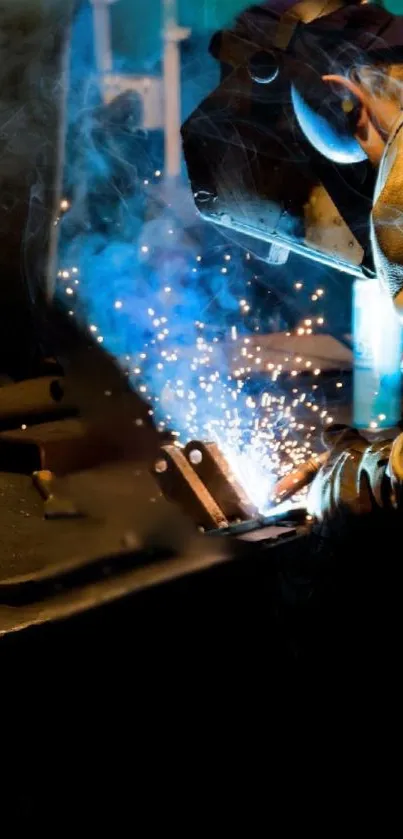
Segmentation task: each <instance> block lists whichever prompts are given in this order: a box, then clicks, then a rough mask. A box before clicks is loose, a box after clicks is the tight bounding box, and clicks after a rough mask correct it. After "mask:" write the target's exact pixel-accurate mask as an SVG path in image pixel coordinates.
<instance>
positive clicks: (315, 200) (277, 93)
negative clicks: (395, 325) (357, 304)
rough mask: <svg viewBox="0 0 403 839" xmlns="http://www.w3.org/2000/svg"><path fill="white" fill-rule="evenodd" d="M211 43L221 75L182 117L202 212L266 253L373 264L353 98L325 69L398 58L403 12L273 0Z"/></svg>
mask: <svg viewBox="0 0 403 839" xmlns="http://www.w3.org/2000/svg"><path fill="white" fill-rule="evenodd" d="M210 52H211V54H212V55H213V57H214V58H216V59H217V60H218V61H219V63H220V69H221V81H220V84H219V85H218V87H217V88H216V89H215V90H214V91H212V92H211V93H210V94H209V96H208V97H206V98H205V99H204V100H203V102H201V103H200V104H199V106H198V107H197V109H196V110H195V111H194V112H193V113H192V114H191V115H190V117H189V118H188V119H187V121H186V123H185V124H184V125H183V126H182V138H183V149H184V155H185V159H186V164H187V168H188V174H189V179H190V182H191V185H192V190H193V194H194V198H195V203H196V206H197V208H198V209H199V211H200V213H201V215H202V217H203V218H204V219H205V220H206V221H211V222H212V223H214V224H217V225H219V226H221V227H224V228H226V230H230V231H231V235H233V234H234V235H235V237H236V238H237V241H241V243H244V244H245V246H246V247H248V248H249V249H250V248H251V247H253V249H254V252H255V253H256V254H257V255H258V256H259V257H260V258H262V259H267V260H268V261H269V262H271V261H272V256H271V254H272V252H273V248H274V250H275V251H276V253H278V252H279V251H280V250H281V249H284V250H285V251H286V252H289V251H292V252H294V253H297V254H300V255H301V256H307V257H308V258H310V259H314V260H316V261H318V262H321V263H322V264H328V265H331V266H333V267H337V269H338V270H343V271H348V272H349V273H351V274H354V275H356V276H361V275H362V274H363V273H364V274H365V275H368V274H370V275H373V272H374V267H373V260H372V251H371V244H370V231H369V217H370V212H371V207H372V202H373V195H374V178H375V173H374V169H373V167H372V166H371V164H370V162H369V161H368V159H367V158H366V157H365V155H364V153H363V151H362V150H361V148H360V146H359V145H358V143H357V142H356V140H355V138H354V134H355V129H356V124H357V118H358V115H359V103H358V100H356V99H355V98H354V97H353V96H352V95H350V94H348V95H347V96H346V94H345V92H344V88H342V87H341V86H340V85H335V84H329V83H327V82H324V81H323V76H324V75H331V74H339V75H347V73H348V71H349V70H351V68H352V67H353V66H356V64H357V62H358V61H359V62H360V63H364V64H365V65H366V66H367V65H368V64H371V63H373V64H377V63H382V64H388V63H390V64H392V63H403V18H402V17H400V18H399V17H397V16H394V15H392V14H390V13H388V12H387V11H386V10H385V9H384V8H380V7H379V6H375V5H373V4H364V3H360V2H358V0H354V2H349V0H328V2H323V0H302V2H300V3H298V4H292V0H291V3H290V0H270V2H266V3H261V4H259V5H254V6H252V7H250V8H249V9H246V11H245V12H244V13H243V14H241V15H240V17H239V18H237V20H236V21H235V23H234V26H233V27H232V28H231V29H226V30H221V31H220V32H218V33H216V35H215V36H214V37H213V39H212V41H211V45H210ZM346 164H348V165H346ZM251 240H252V241H251ZM268 246H269V247H268Z"/></svg>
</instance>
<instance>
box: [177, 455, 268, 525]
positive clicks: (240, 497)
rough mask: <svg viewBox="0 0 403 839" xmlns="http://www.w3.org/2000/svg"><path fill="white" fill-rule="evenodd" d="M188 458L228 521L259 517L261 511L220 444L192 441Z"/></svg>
mask: <svg viewBox="0 0 403 839" xmlns="http://www.w3.org/2000/svg"><path fill="white" fill-rule="evenodd" d="M185 456H186V458H187V459H188V461H189V463H191V465H192V467H193V469H194V471H195V472H196V474H197V475H198V476H199V478H200V479H201V480H202V481H203V483H204V485H205V487H206V489H207V490H208V491H209V493H210V494H211V495H212V497H213V498H214V501H215V502H216V503H217V504H218V506H219V507H220V508H221V510H222V511H223V513H224V514H225V517H226V518H227V519H228V521H236V520H241V521H247V520H248V519H253V518H257V517H258V515H259V511H258V509H257V507H255V506H254V504H252V502H251V501H250V499H249V498H248V496H247V495H246V493H245V490H244V489H243V487H242V486H241V484H240V483H239V481H238V480H237V478H236V476H235V475H234V473H233V471H232V469H231V467H230V465H229V463H228V461H227V459H226V458H225V456H224V455H223V454H222V452H221V451H220V449H219V448H218V446H217V444H216V443H202V442H200V441H198V440H192V441H191V442H190V443H188V444H187V446H186V447H185Z"/></svg>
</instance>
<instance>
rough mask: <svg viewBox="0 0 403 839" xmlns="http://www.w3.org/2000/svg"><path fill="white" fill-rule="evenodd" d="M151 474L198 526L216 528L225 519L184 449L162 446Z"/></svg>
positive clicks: (219, 526) (226, 522)
mask: <svg viewBox="0 0 403 839" xmlns="http://www.w3.org/2000/svg"><path fill="white" fill-rule="evenodd" d="M152 473H153V475H154V476H155V478H156V479H157V481H158V483H159V486H160V489H161V491H162V493H163V494H164V496H165V497H166V498H167V499H169V500H170V501H173V502H174V503H176V504H178V505H179V507H180V508H181V509H182V510H183V512H184V513H185V514H186V515H187V516H189V517H190V518H191V519H192V520H193V522H194V523H195V524H196V525H197V527H202V528H204V529H205V530H216V529H218V528H221V527H227V525H228V521H227V519H226V517H225V515H224V512H223V510H222V509H221V508H220V507H219V506H218V504H217V503H216V501H215V500H214V498H213V496H212V495H211V493H210V492H209V490H208V489H207V488H206V486H205V485H204V483H203V481H202V480H201V479H200V478H199V476H198V475H197V473H196V472H195V470H194V468H193V466H192V464H191V463H189V461H188V459H187V457H186V456H185V454H184V452H183V451H182V450H181V449H180V448H179V447H178V446H175V445H174V444H172V445H167V446H162V448H161V453H160V456H159V457H158V458H157V460H156V461H155V462H154V464H153V467H152Z"/></svg>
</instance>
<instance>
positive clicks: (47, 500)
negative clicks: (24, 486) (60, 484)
mask: <svg viewBox="0 0 403 839" xmlns="http://www.w3.org/2000/svg"><path fill="white" fill-rule="evenodd" d="M32 480H33V483H34V486H36V488H37V490H38V491H39V492H40V494H41V496H42V498H43V502H44V504H43V507H44V516H45V519H64V518H67V519H69V518H80V517H81V515H82V513H81V512H80V511H79V510H78V508H77V505H76V504H74V502H73V501H72V500H71V499H70V498H68V497H66V496H64V495H62V494H61V493H60V491H58V490H57V484H56V478H55V475H53V473H52V472H49V470H47V469H44V470H42V471H40V472H34V473H33V475H32Z"/></svg>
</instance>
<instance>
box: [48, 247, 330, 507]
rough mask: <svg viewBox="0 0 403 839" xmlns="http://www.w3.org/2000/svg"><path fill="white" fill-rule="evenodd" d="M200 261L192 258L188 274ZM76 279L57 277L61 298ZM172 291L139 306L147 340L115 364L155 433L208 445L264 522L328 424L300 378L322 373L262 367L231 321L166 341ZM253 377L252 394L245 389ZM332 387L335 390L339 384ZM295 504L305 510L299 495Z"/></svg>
mask: <svg viewBox="0 0 403 839" xmlns="http://www.w3.org/2000/svg"><path fill="white" fill-rule="evenodd" d="M149 250H150V249H149V246H148V245H142V246H141V252H142V253H148V252H149ZM223 259H224V262H225V265H226V266H228V265H229V264H230V260H231V256H230V255H229V254H226V255H224V257H223ZM249 259H250V255H249V254H246V260H247V261H248V260H249ZM201 261H202V257H201V256H197V258H196V266H198V265H200V262H201ZM77 273H78V269H77V268H76V267H74V268H63V269H61V270H60V271H59V278H60V280H61V282H62V290H63V288H64V293H65V294H67V295H72V294H74V289H73V288H72V287H71V286H69V285H68V282H71V280H72V276H73V275H76V274H77ZM296 287H298V288H299V287H302V283H296ZM173 292H174V289H173V288H172V287H171V286H166V285H164V284H162V288H161V293H160V294H159V295H158V304H156V303H155V301H154V300H153V305H152V306H150V305H147V303H144V304H143V305H144V307H145V312H144V317H146V318H148V323H149V327H148V330H147V335H148V340H147V341H145V342H144V345H143V346H142V347H141V350H138V351H136V352H134V353H132V354H130V353H129V354H125V355H124V356H123V357H120V358H119V361H120V364H121V366H122V368H123V369H124V370H125V372H126V375H127V377H128V378H129V380H130V382H131V384H132V385H133V387H134V388H136V389H137V390H138V391H139V392H140V393H141V395H142V398H143V399H145V400H146V401H148V402H149V405H150V408H149V413H150V415H151V416H152V417H153V419H154V421H155V423H156V425H157V428H158V429H159V430H160V431H161V432H163V431H170V432H171V433H172V434H173V437H174V439H175V443H176V445H178V446H184V445H186V443H187V442H189V440H195V439H199V440H205V441H208V440H210V441H214V442H216V443H217V444H218V446H219V448H220V450H221V451H222V453H223V454H224V455H225V456H226V458H227V460H228V461H229V463H230V465H231V468H232V470H233V472H234V473H235V475H236V477H237V478H238V480H239V481H240V483H241V484H242V485H243V487H244V489H245V491H246V492H247V494H248V496H249V498H250V499H251V501H252V502H253V503H254V504H255V505H256V506H257V508H258V509H259V511H260V512H261V513H262V514H267V513H268V512H270V510H271V509H272V508H273V502H272V501H271V500H270V499H271V497H272V491H273V487H274V484H275V483H276V481H277V480H278V478H279V477H284V476H285V475H287V474H288V473H289V472H291V471H292V470H293V469H295V468H296V467H297V466H299V465H301V464H302V463H303V462H304V461H306V460H308V459H309V458H310V457H311V456H312V455H314V454H315V441H316V440H317V432H318V429H320V428H321V427H324V426H327V425H329V424H331V423H332V422H333V418H332V417H331V416H329V414H328V412H327V411H326V410H324V409H323V408H322V407H321V405H320V404H319V403H318V402H317V401H316V398H315V391H317V388H318V385H317V384H316V383H315V384H312V382H311V383H308V382H307V381H306V374H308V375H310V377H314V378H315V379H316V378H318V377H320V375H321V370H320V369H319V368H318V367H316V366H315V364H314V362H313V361H312V360H311V359H309V358H307V357H306V356H303V355H302V354H300V355H295V356H293V355H292V354H291V353H288V354H284V357H283V358H282V359H281V360H280V361H276V362H275V363H274V362H273V361H268V360H267V355H268V353H267V351H266V352H265V351H264V348H262V347H261V346H259V344H257V343H256V336H255V335H253V334H251V335H250V336H249V337H248V335H246V337H245V333H244V332H243V333H242V336H241V337H240V336H239V334H238V327H239V323H238V324H237V325H235V324H234V325H233V326H232V327H230V328H229V330H228V334H227V336H226V338H225V339H223V338H220V339H218V338H217V337H213V338H211V337H210V338H209V337H207V332H208V328H207V327H206V324H205V323H203V322H202V321H195V322H194V324H193V326H194V328H195V335H196V339H195V343H194V346H193V347H189V346H185V347H184V346H182V345H181V344H180V342H175V341H174V340H173V339H172V338H171V318H172V319H174V318H175V313H174V310H173V305H172V299H173V298H174V293H173ZM323 294H324V290H323V289H318V290H317V292H316V296H317V299H320V298H321V297H322V296H323ZM126 303H127V301H125V299H124V298H122V299H120V298H119V299H116V300H114V301H113V303H112V308H113V309H114V311H115V315H116V314H117V313H118V314H120V313H121V312H122V313H124V312H125V309H126V308H127V307H126ZM239 309H240V312H241V314H243V315H245V314H246V313H248V314H249V310H250V305H249V303H247V301H246V299H245V298H241V299H240V300H239ZM323 323H324V318H323V317H321V316H317V315H315V316H314V315H312V316H311V317H308V318H305V319H303V320H302V321H301V325H299V326H298V327H297V328H296V330H295V332H294V334H295V335H298V336H304V335H307V336H308V335H312V334H313V332H314V330H315V327H316V325H318V326H322V325H323ZM88 329H89V331H90V332H91V333H92V334H93V337H94V338H95V339H96V340H97V341H99V342H102V341H103V340H104V339H103V336H102V335H101V334H100V332H101V331H102V327H100V326H99V325H98V324H97V323H94V322H92V321H91V322H89V324H88ZM172 331H174V330H172ZM286 335H287V336H288V337H291V335H292V333H291V332H287V333H286ZM276 357H277V356H276ZM290 365H291V369H290ZM301 374H302V375H301ZM303 374H305V377H304V375H303ZM257 375H258V377H259V383H260V384H259V386H258V387H256V385H255V386H253V385H254V383H256V376H257ZM284 379H288V381H289V382H291V383H292V385H293V387H292V388H291V387H288V389H287V393H284V392H281V389H280V386H281V384H282V382H283V380H284ZM299 381H301V384H300V385H299ZM336 387H337V388H340V387H342V382H337V384H336ZM301 414H303V417H302V421H301ZM298 500H299V501H301V503H304V496H303V493H302V494H300V495H299V496H298ZM282 506H283V505H282ZM290 506H291V504H290Z"/></svg>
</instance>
